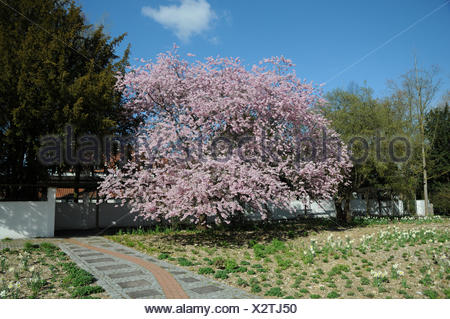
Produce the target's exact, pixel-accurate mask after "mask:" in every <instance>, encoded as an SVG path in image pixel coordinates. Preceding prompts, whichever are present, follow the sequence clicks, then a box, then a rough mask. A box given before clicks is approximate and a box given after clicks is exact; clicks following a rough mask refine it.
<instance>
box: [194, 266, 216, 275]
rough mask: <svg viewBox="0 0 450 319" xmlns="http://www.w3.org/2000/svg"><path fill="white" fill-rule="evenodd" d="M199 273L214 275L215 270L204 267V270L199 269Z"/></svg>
mask: <svg viewBox="0 0 450 319" xmlns="http://www.w3.org/2000/svg"><path fill="white" fill-rule="evenodd" d="M198 273H199V274H200V275H205V274H213V273H214V269H212V268H211V267H202V268H199V269H198Z"/></svg>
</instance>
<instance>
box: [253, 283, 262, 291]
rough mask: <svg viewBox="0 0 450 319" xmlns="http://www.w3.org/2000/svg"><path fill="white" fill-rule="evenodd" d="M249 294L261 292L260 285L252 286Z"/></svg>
mask: <svg viewBox="0 0 450 319" xmlns="http://www.w3.org/2000/svg"><path fill="white" fill-rule="evenodd" d="M251 292H252V293H258V292H261V286H260V285H257V284H256V285H252V288H251Z"/></svg>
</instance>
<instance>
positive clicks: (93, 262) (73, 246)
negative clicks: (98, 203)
mask: <svg viewBox="0 0 450 319" xmlns="http://www.w3.org/2000/svg"><path fill="white" fill-rule="evenodd" d="M55 244H57V245H58V246H59V247H60V248H61V249H62V250H63V251H64V252H65V253H66V254H67V255H69V257H70V258H71V259H72V260H73V261H74V262H76V263H77V264H78V266H80V267H81V268H83V269H85V270H87V271H88V272H90V273H91V274H92V275H94V276H95V277H96V278H97V279H98V282H97V284H98V285H100V286H102V287H103V288H104V289H105V291H106V292H107V293H108V294H109V295H110V296H111V297H112V298H133V299H135V298H205V299H212V298H255V296H252V295H250V294H248V293H246V292H244V291H242V290H240V289H237V288H234V287H230V286H227V285H224V284H222V283H220V282H217V281H214V280H211V279H209V278H206V277H204V276H201V275H198V274H195V273H193V272H190V271H188V270H186V269H182V268H180V267H177V266H175V265H172V264H169V263H167V262H164V261H162V260H158V259H156V258H153V257H151V256H148V255H145V254H143V253H140V252H138V251H136V250H134V249H131V248H129V247H125V246H123V245H120V244H118V243H115V242H111V241H109V240H107V239H104V238H102V237H83V238H70V239H66V240H60V241H55Z"/></svg>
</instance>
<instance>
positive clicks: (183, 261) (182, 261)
mask: <svg viewBox="0 0 450 319" xmlns="http://www.w3.org/2000/svg"><path fill="white" fill-rule="evenodd" d="M177 260H178V264H180V266H192V265H193V263H192V261H190V260H189V259H186V258H184V257H179V258H178V259H177Z"/></svg>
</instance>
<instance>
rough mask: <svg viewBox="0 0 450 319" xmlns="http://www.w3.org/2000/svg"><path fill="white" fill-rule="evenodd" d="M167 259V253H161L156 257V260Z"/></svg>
mask: <svg viewBox="0 0 450 319" xmlns="http://www.w3.org/2000/svg"><path fill="white" fill-rule="evenodd" d="M167 258H169V254H167V253H161V254H159V255H158V259H167Z"/></svg>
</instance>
